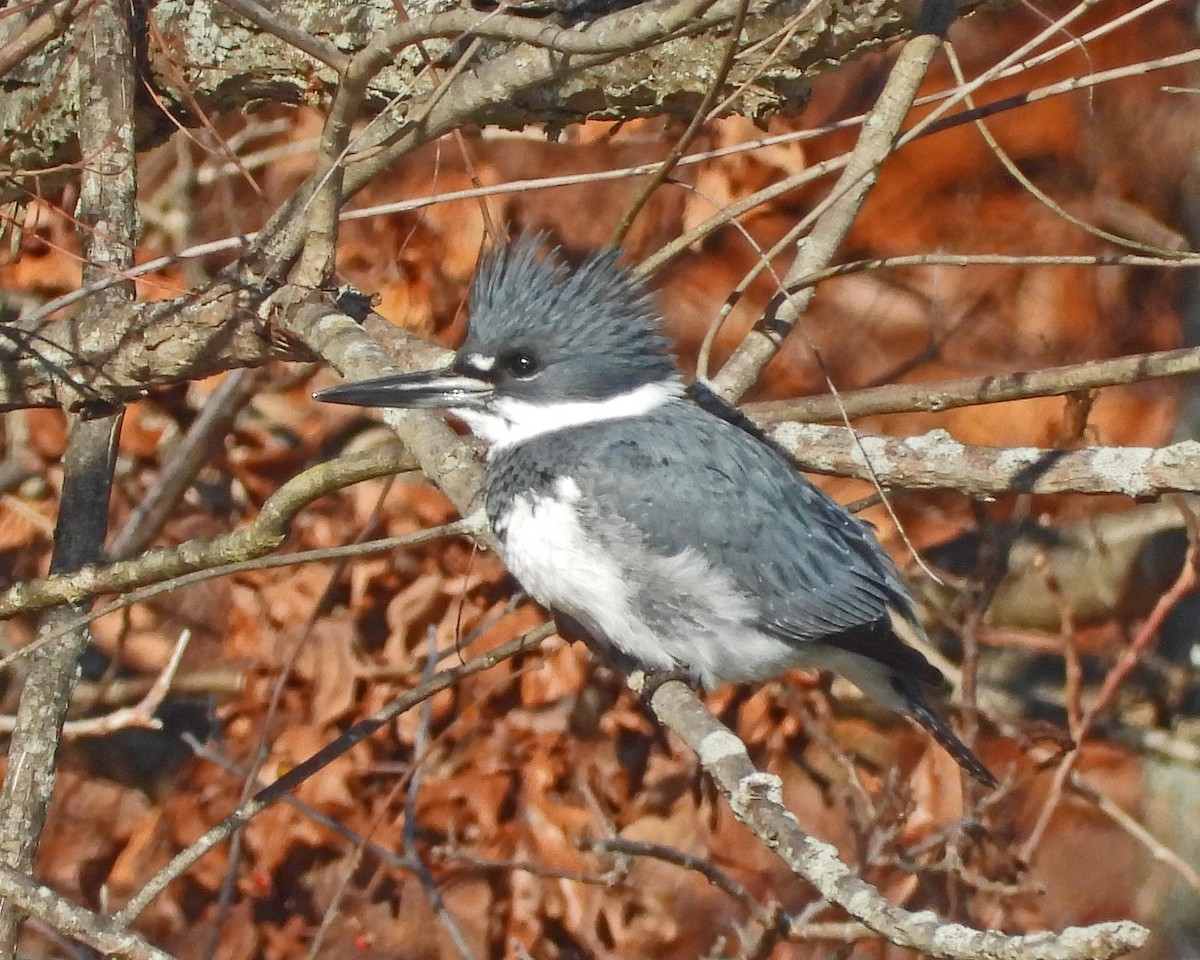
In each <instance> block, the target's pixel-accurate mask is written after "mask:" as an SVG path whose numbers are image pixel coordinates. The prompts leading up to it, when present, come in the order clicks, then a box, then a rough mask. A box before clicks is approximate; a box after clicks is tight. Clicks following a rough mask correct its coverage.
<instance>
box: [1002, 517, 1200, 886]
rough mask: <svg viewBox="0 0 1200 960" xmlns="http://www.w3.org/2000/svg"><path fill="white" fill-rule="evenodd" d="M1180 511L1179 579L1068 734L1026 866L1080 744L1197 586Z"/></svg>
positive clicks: (1191, 526) (1192, 549)
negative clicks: (1071, 741) (1184, 547)
mask: <svg viewBox="0 0 1200 960" xmlns="http://www.w3.org/2000/svg"><path fill="white" fill-rule="evenodd" d="M1181 509H1183V510H1184V511H1185V516H1187V517H1188V518H1189V523H1188V535H1189V540H1190V543H1189V546H1188V551H1187V556H1186V557H1185V558H1184V562H1183V569H1182V570H1181V571H1180V572H1179V576H1178V578H1177V579H1176V580H1175V583H1174V584H1173V585H1172V586H1171V589H1170V590H1168V591H1167V592H1166V593H1164V594H1163V595H1162V596H1161V597H1159V598H1158V602H1157V603H1155V605H1154V609H1153V610H1152V611H1151V613H1150V616H1149V617H1147V618H1146V621H1145V623H1143V624H1142V626H1141V628H1140V629H1139V630H1138V632H1137V635H1136V636H1135V637H1134V638H1133V640H1132V642H1131V643H1130V644H1129V645H1128V646H1127V647H1126V648H1125V649H1124V650H1123V651H1122V653H1121V656H1120V658H1119V659H1118V660H1117V662H1116V664H1114V665H1113V667H1112V669H1111V670H1109V671H1108V673H1107V675H1106V676H1105V677H1104V683H1103V684H1101V686H1100V690H1099V692H1098V693H1097V694H1096V696H1095V698H1094V699H1093V700H1092V702H1091V703H1090V704H1089V705H1088V708H1087V710H1086V711H1085V712H1084V715H1083V718H1082V720H1080V722H1079V726H1078V729H1077V730H1075V731H1072V733H1073V734H1074V736H1075V740H1076V743H1075V747H1074V749H1072V750H1071V751H1069V752H1068V753H1067V754H1066V756H1064V757H1063V759H1062V762H1061V763H1059V765H1058V767H1057V768H1055V771H1054V779H1053V780H1052V781H1051V782H1050V789H1049V790H1048V791H1047V792H1046V800H1045V802H1044V803H1043V805H1042V809H1041V811H1040V812H1039V814H1038V819H1037V822H1036V823H1035V824H1034V826H1033V829H1032V830H1030V832H1029V836H1028V837H1027V838H1026V839H1025V842H1024V843H1023V844H1022V845H1021V859H1022V860H1023V861H1025V862H1026V863H1029V862H1030V861H1031V860H1032V859H1033V856H1034V853H1035V852H1036V851H1037V848H1038V846H1039V845H1040V844H1041V842H1042V838H1043V837H1044V836H1045V833H1046V829H1047V827H1049V825H1050V818H1051V817H1052V816H1053V815H1054V811H1055V810H1056V809H1057V808H1058V803H1059V800H1060V799H1061V798H1062V792H1063V789H1064V787H1065V786H1066V784H1067V781H1068V779H1069V778H1070V776H1071V773H1072V771H1073V770H1074V769H1075V764H1076V762H1077V761H1078V759H1079V751H1080V749H1081V748H1082V746H1083V742H1084V740H1086V738H1087V737H1088V736H1089V735H1090V734H1091V732H1092V728H1093V727H1094V726H1095V724H1096V721H1097V720H1098V719H1099V717H1100V716H1101V715H1102V714H1103V713H1104V712H1105V711H1106V710H1108V708H1109V707H1110V706H1112V702H1113V698H1114V697H1116V695H1117V691H1118V690H1120V689H1121V685H1122V684H1123V683H1124V682H1125V680H1126V679H1127V678H1128V677H1129V674H1130V673H1131V672H1132V671H1133V668H1134V667H1136V666H1137V664H1138V661H1139V660H1140V659H1141V658H1142V655H1143V654H1145V653H1146V651H1148V650H1149V649H1150V648H1151V647H1152V646H1153V645H1154V643H1155V642H1156V641H1157V640H1158V631H1159V629H1160V628H1161V627H1162V624H1163V621H1164V620H1165V619H1166V617H1167V614H1169V613H1170V612H1171V611H1172V610H1173V609H1174V608H1175V605H1176V604H1177V603H1179V601H1180V600H1181V599H1183V597H1185V596H1186V595H1187V594H1189V593H1191V592H1192V591H1193V590H1195V589H1196V587H1197V585H1198V584H1200V571H1198V570H1197V560H1198V555H1197V551H1198V550H1200V546H1198V545H1197V541H1196V537H1197V531H1196V528H1195V517H1194V515H1192V514H1191V513H1190V511H1188V510H1187V508H1186V507H1181Z"/></svg>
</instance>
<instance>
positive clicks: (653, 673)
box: [634, 670, 696, 703]
mask: <svg viewBox="0 0 1200 960" xmlns="http://www.w3.org/2000/svg"><path fill="white" fill-rule="evenodd" d="M638 672H639V673H641V675H642V682H641V685H640V686H637V685H635V686H634V689H635V690H637V692H638V695H639V696H641V698H642V699H643V700H645V701H646V702H647V703H649V702H650V701H651V700H653V699H654V694H656V693H657V692H658V688H659V687H661V686H662V685H663V684H664V683H667V682H668V681H670V680H678V681H679V682H680V683H682V684H684V685H685V686H687V687H691V688H695V686H696V682H695V679H694V678H693V677H692V675H691V674H690V673H688V672H687V671H686V670H640V671H638Z"/></svg>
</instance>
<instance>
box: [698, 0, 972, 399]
mask: <svg viewBox="0 0 1200 960" xmlns="http://www.w3.org/2000/svg"><path fill="white" fill-rule="evenodd" d="M954 9H955V6H954V4H947V3H944V2H942V0H926V4H925V6H924V7H923V13H922V16H923V17H926V18H929V20H930V21H932V22H930V23H928V24H927V25H925V26H924V27H923V29H925V30H928V32H925V33H920V34H919V35H917V36H914V37H913V38H912V39H910V40H909V41H908V42H906V43H905V44H904V46H903V47H902V48H901V50H900V54H899V55H898V57H897V58H896V62H895V63H894V64H893V65H892V69H891V71H890V73H889V74H888V79H887V83H886V84H885V85H884V88H883V90H882V91H881V92H880V94H879V97H878V99H877V100H876V101H875V105H874V107H872V109H871V111H870V113H869V114H868V116H867V119H866V120H865V121H864V122H863V126H862V132H861V134H860V136H859V139H858V143H857V144H855V147H854V152H853V153H852V154H851V157H850V161H849V163H848V164H847V165H846V169H845V170H844V171H842V176H841V177H840V179H839V180H838V182H837V184H836V185H835V186H834V187H833V190H832V192H831V193H830V196H829V198H827V200H826V201H825V202H824V204H823V212H822V213H821V215H820V217H819V219H818V220H817V222H816V224H815V226H814V227H813V229H812V232H811V233H810V234H809V235H808V237H806V238H805V240H804V243H803V244H802V245H801V246H800V248H799V250H798V251H797V256H796V258H795V260H794V261H793V262H792V265H791V267H790V268H789V270H788V273H787V276H786V277H785V278H784V288H785V289H787V290H790V289H791V288H792V287H793V286H794V285H795V284H796V281H798V280H799V279H801V278H803V277H806V276H808V275H809V274H810V273H813V272H814V271H816V270H820V269H823V268H824V267H826V266H827V265H828V264H829V262H830V261H831V260H832V259H833V257H834V255H835V254H836V253H837V250H838V247H840V246H841V243H842V240H843V239H845V237H846V234H847V233H849V231H850V227H851V226H852V225H853V224H854V220H855V218H856V217H857V216H858V211H859V210H860V209H861V207H862V204H863V202H864V201H865V200H866V198H867V194H868V193H869V192H870V190H871V187H872V186H874V184H875V177H876V175H877V173H878V171H879V167H880V165H881V164H882V163H883V161H884V160H886V159H887V157H888V156H889V155H890V154H891V152H892V150H893V145H894V143H895V141H896V138H897V137H898V135H899V133H900V128H901V126H902V124H903V123H904V119H905V117H907V116H908V111H909V109H910V108H911V107H912V104H913V101H914V100H915V99H916V95H917V90H918V88H919V87H920V84H921V81H922V80H924V78H925V74H926V73H927V72H928V69H929V65H930V64H931V63H932V62H933V58H934V56H935V55H936V54H937V52H938V51H939V50H940V49H941V46H942V39H941V35H942V34H943V33H944V32H945V30H946V29H947V28H948V27H949V20H950V19H952V18H953V16H954ZM919 29H922V28H921V27H919ZM812 296H813V290H812V289H811V288H806V289H804V290H801V291H798V292H797V293H795V294H789V295H786V296H784V297H781V298H779V299H777V300H775V301H774V302H773V303H772V304H771V305H770V307H768V310H767V313H766V315H765V316H764V317H763V318H762V319H761V320H759V321H758V323H756V324H755V326H754V329H753V330H752V331H751V333H750V334H748V335H747V337H746V338H745V339H744V340H743V341H742V342H741V344H739V345H738V348H737V350H735V351H734V353H733V355H732V356H731V357H730V358H729V360H728V361H726V363H725V366H724V367H722V368H721V371H720V373H718V374H717V376H716V377H714V378H713V387H714V389H716V390H717V391H718V392H719V393H720V394H721V395H722V396H723V397H724V398H725V399H726V400H736V399H737V398H739V397H741V396H742V395H743V394H745V392H746V391H747V390H749V389H750V387H751V385H752V384H753V383H754V382H755V381H756V380H757V379H758V375H759V373H760V372H761V371H762V368H763V367H764V366H766V365H767V363H768V362H769V361H770V359H771V358H772V357H774V356H775V354H776V353H777V352H778V351H779V347H780V346H781V345H782V343H783V339H784V337H785V336H786V335H787V333H788V332H789V331H790V330H791V329H792V328H793V327H794V326H795V325H796V323H797V321H798V320H799V319H800V317H801V316H802V315H803V313H804V311H805V310H807V309H808V305H809V303H810V302H811V300H812Z"/></svg>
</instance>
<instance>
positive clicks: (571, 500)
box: [315, 237, 996, 786]
mask: <svg viewBox="0 0 1200 960" xmlns="http://www.w3.org/2000/svg"><path fill="white" fill-rule="evenodd" d="M539 248H540V239H539V238H537V237H526V238H524V239H522V240H519V241H517V242H515V243H513V244H510V245H508V246H505V247H503V248H501V249H500V250H498V251H497V252H495V253H494V254H492V255H490V256H487V257H485V258H484V259H483V261H482V262H481V264H480V267H479V270H478V272H477V274H476V277H475V281H474V284H473V286H472V290H471V296H470V323H469V329H468V333H467V337H466V341H465V342H464V343H463V345H462V347H461V348H460V349H459V350H458V352H457V354H456V355H455V358H454V361H453V362H452V363H451V365H450V366H449V367H448V368H445V369H441V370H434V371H427V372H421V373H415V374H402V375H398V376H388V377H380V378H378V379H374V380H367V381H363V382H361V383H352V384H347V385H344V386H340V387H334V388H333V389H330V390H323V391H321V392H320V393H318V394H316V395H315V396H316V397H317V399H319V400H325V401H330V402H333V403H348V404H358V405H362V406H376V407H438V408H444V409H447V410H449V411H450V412H451V413H453V414H454V415H455V416H457V417H458V418H459V419H460V420H462V421H463V422H465V423H466V424H467V426H468V427H469V428H470V429H471V431H472V432H473V433H475V434H476V435H477V436H479V437H480V438H482V439H484V440H486V441H488V442H490V444H491V447H490V449H489V452H488V460H487V469H486V472H485V480H484V498H485V504H486V510H487V516H488V520H489V523H490V525H491V529H492V532H493V533H494V534H495V537H496V541H497V543H498V545H499V552H500V555H501V557H502V559H503V560H504V562H505V563H506V565H507V566H508V568H509V570H510V571H511V572H512V573H513V575H514V576H515V577H516V579H517V580H518V581H519V582H520V583H521V585H522V586H523V587H524V588H525V590H526V591H528V593H529V594H530V595H531V596H533V597H534V598H535V599H537V600H538V601H539V602H540V603H541V604H543V605H544V606H545V607H546V608H547V609H548V610H550V611H551V612H552V613H553V614H554V616H555V618H556V620H557V622H558V626H559V630H560V632H561V633H563V634H564V635H565V636H567V637H568V638H570V639H585V640H587V641H588V642H589V645H590V646H591V647H592V648H593V650H595V651H596V652H597V653H598V654H599V655H600V656H601V658H602V659H605V660H606V661H607V662H609V663H613V664H614V665H616V666H618V667H619V668H621V669H624V670H626V671H628V670H631V669H633V668H638V667H640V668H642V669H643V670H645V671H647V673H648V674H650V675H651V676H653V675H654V674H655V673H667V674H672V675H679V674H683V675H685V676H687V677H688V678H690V679H691V680H692V681H693V682H695V683H698V684H700V685H702V686H703V687H705V688H711V687H712V686H714V685H716V684H718V683H721V682H724V681H733V682H735V683H743V682H748V681H762V680H766V679H768V678H771V677H774V676H776V675H778V674H780V673H783V672H784V671H786V670H788V669H789V668H791V667H808V668H817V669H822V670H831V671H833V672H835V673H839V674H842V675H843V676H845V677H846V678H847V679H849V680H850V681H852V682H853V683H854V684H856V685H857V686H858V687H859V688H861V689H862V690H863V691H864V692H865V693H867V694H868V695H869V696H872V697H874V698H875V699H876V700H879V701H880V702H882V703H883V704H885V705H887V706H888V707H890V708H892V709H894V710H897V711H899V712H901V713H903V714H906V715H908V716H909V717H911V718H913V719H914V720H916V721H917V722H918V723H920V724H921V725H922V726H924V727H925V728H926V729H927V730H928V731H929V732H930V733H931V734H932V735H933V736H934V738H935V739H936V740H937V741H938V742H939V743H940V744H941V745H942V746H943V747H945V748H946V750H947V751H949V753H950V754H951V756H953V757H954V759H955V760H956V761H958V763H959V764H960V765H961V766H962V767H963V768H964V769H965V770H966V771H967V772H968V773H970V774H971V775H972V776H973V777H974V778H975V779H977V780H979V781H980V782H981V783H984V784H987V785H989V786H995V785H996V780H995V778H994V777H993V776H992V774H991V773H990V772H989V771H988V769H987V768H986V767H985V766H984V765H983V764H982V763H981V762H980V761H979V759H978V758H977V757H976V756H975V755H974V754H973V753H972V752H971V751H970V750H969V749H968V748H967V746H966V744H964V743H963V742H962V741H961V740H960V739H959V738H958V737H957V736H956V735H955V734H954V732H953V731H952V730H951V729H950V727H949V726H948V725H947V724H946V722H945V721H944V720H943V719H942V718H941V717H940V716H938V714H937V713H935V712H934V709H933V708H932V707H931V706H930V703H929V701H928V700H927V699H926V696H925V693H924V690H923V688H924V687H927V686H928V687H933V686H938V685H941V684H943V683H944V679H943V677H942V675H941V673H940V672H939V671H938V670H937V668H936V667H934V666H933V665H932V664H930V663H929V661H928V660H926V658H925V657H924V656H923V655H922V654H921V653H920V652H919V651H918V650H917V649H915V648H914V647H912V646H909V645H908V644H907V643H905V642H904V641H903V640H902V639H901V637H900V635H899V634H898V632H897V630H898V629H903V628H902V627H901V625H907V629H909V630H911V631H913V632H914V633H915V634H916V635H919V636H922V637H923V636H924V630H923V629H922V628H921V625H920V623H919V622H918V620H917V618H916V614H915V612H914V609H913V600H912V597H911V596H910V595H909V593H908V591H907V590H906V588H905V587H904V585H903V584H902V583H901V581H900V577H899V573H898V571H897V570H896V568H895V566H894V565H893V564H892V561H891V559H890V558H889V557H888V555H887V554H886V553H885V552H884V550H883V548H882V547H881V546H880V545H879V543H878V541H877V540H876V539H875V537H874V535H873V534H872V533H871V532H870V530H869V529H868V528H867V527H866V526H865V525H864V524H863V523H861V522H860V521H858V520H857V519H855V518H854V517H852V516H851V515H850V514H849V513H847V512H846V511H845V510H844V509H843V508H842V507H841V506H840V505H839V504H837V503H836V502H835V501H834V500H832V499H831V498H830V497H829V496H827V495H826V494H825V493H824V492H823V491H821V490H820V489H819V488H818V487H816V486H814V485H813V484H812V483H810V482H809V481H808V480H807V479H805V478H804V477H803V476H802V475H801V474H800V473H798V472H797V471H796V469H795V468H794V466H793V464H792V463H791V461H790V459H789V458H788V457H787V455H786V454H785V453H784V452H783V451H782V449H781V448H779V447H777V446H775V445H774V444H773V443H772V442H771V441H770V440H768V439H767V438H766V437H764V436H763V435H762V434H761V433H760V432H759V431H758V430H757V428H755V427H754V425H753V424H752V423H751V422H750V421H749V419H748V418H746V417H744V416H743V415H742V414H741V413H739V412H738V411H737V410H735V409H734V408H733V407H730V406H728V405H726V404H725V403H724V402H723V401H721V400H720V399H719V398H718V397H717V396H716V394H715V393H713V392H712V391H710V390H708V389H707V388H705V387H703V385H701V384H699V383H694V384H692V386H691V387H685V385H684V381H683V376H682V373H681V372H680V370H679V367H678V366H677V365H676V363H675V361H674V359H673V358H672V355H671V353H670V350H669V344H668V341H667V340H666V338H665V337H664V335H663V332H662V321H661V318H660V316H659V314H658V313H657V311H656V310H655V308H654V306H653V303H652V301H651V299H650V297H649V295H648V294H647V292H646V291H645V289H644V288H643V287H642V286H641V285H640V284H639V282H638V281H637V280H636V279H635V278H634V277H633V276H632V275H631V274H630V273H629V272H628V271H626V270H624V269H623V268H621V267H620V266H619V265H618V262H617V261H618V257H619V252H618V251H616V250H606V251H602V252H599V253H595V254H592V255H591V256H589V257H588V258H587V259H586V260H585V261H584V262H583V263H582V264H581V265H580V266H579V267H578V268H577V269H574V270H571V269H568V268H567V267H566V266H564V265H562V264H561V263H559V262H558V261H557V260H556V259H554V258H543V257H541V256H540V255H539Z"/></svg>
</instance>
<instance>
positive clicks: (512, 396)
mask: <svg viewBox="0 0 1200 960" xmlns="http://www.w3.org/2000/svg"><path fill="white" fill-rule="evenodd" d="M540 247H541V239H540V238H538V237H526V238H523V239H521V240H518V241H517V242H515V243H513V244H510V245H508V246H505V247H503V248H501V249H500V250H498V251H496V252H495V253H493V254H491V255H489V256H487V257H486V258H485V259H484V260H483V261H482V262H481V264H480V266H479V270H478V272H477V273H476V275H475V280H474V283H473V285H472V287H471V298H470V321H469V326H468V331H467V337H466V340H465V341H464V343H463V345H462V346H461V347H460V348H459V350H458V352H457V353H456V354H455V357H454V361H453V362H452V363H451V364H450V366H449V367H446V368H443V369H440V370H430V371H422V372H419V373H411V374H399V375H394V376H388V377H380V378H378V379H375V380H365V381H362V382H360V383H350V384H346V385H344V386H340V387H334V388H332V389H330V390H323V391H321V392H320V393H318V394H316V397H317V399H318V400H324V401H327V402H331V403H349V404H358V405H361V406H372V407H426V408H428V407H440V408H444V409H447V410H449V411H451V412H452V413H454V414H455V415H456V416H458V417H459V418H460V419H462V420H463V421H464V422H465V423H466V424H467V426H468V427H470V428H471V431H472V432H473V433H474V434H476V435H477V436H479V437H481V438H482V439H484V440H487V441H489V442H491V443H493V444H496V445H498V446H503V445H506V444H513V443H519V442H521V441H522V440H527V439H529V438H530V437H534V436H538V435H539V434H542V433H548V432H551V431H554V430H559V429H563V428H565V427H570V426H577V425H580V424H584V423H590V422H594V421H598V420H611V419H620V418H623V417H629V416H638V415H639V414H643V413H646V412H648V411H649V410H651V409H653V408H654V407H656V406H658V405H659V404H661V403H663V402H665V401H666V400H669V399H671V398H673V397H677V396H679V395H681V394H682V392H683V380H682V377H681V374H680V371H679V368H678V366H677V365H676V363H675V361H674V359H673V358H672V356H671V352H670V349H669V344H668V341H667V339H666V338H665V337H664V336H663V333H662V321H661V318H660V317H659V315H658V313H657V311H656V310H655V309H654V306H653V303H652V302H651V299H650V296H649V294H648V293H647V292H646V290H645V289H644V288H643V287H642V286H641V284H640V283H639V282H638V281H637V280H636V279H635V278H634V277H633V275H632V274H630V273H629V271H627V270H625V269H624V268H622V267H621V266H619V265H618V263H617V259H618V257H619V252H618V251H616V250H612V249H610V250H604V251H600V252H598V253H594V254H592V255H590V256H589V257H587V259H585V260H584V261H583V263H581V264H580V265H579V266H578V267H577V268H574V269H571V268H568V267H566V266H565V265H563V264H562V263H561V262H560V261H559V260H557V259H555V258H552V257H542V256H540V252H539V251H540Z"/></svg>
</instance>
